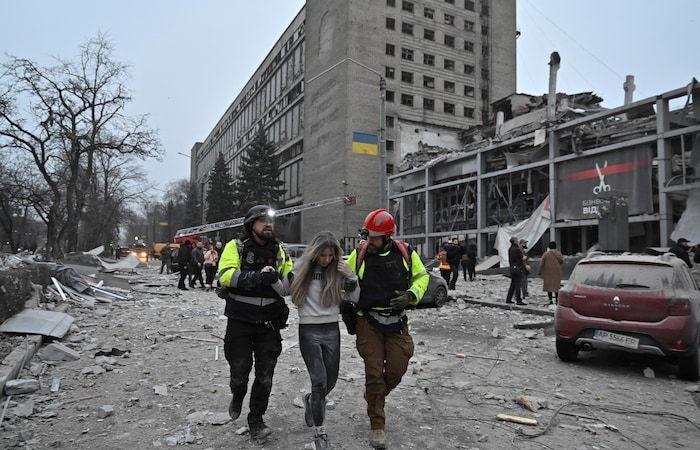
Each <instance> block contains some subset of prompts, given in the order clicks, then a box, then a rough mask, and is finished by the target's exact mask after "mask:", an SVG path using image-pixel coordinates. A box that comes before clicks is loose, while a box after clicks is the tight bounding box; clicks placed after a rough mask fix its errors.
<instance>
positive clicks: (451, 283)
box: [447, 263, 459, 289]
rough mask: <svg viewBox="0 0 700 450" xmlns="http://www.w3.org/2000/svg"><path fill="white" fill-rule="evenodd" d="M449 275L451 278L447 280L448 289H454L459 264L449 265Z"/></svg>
mask: <svg viewBox="0 0 700 450" xmlns="http://www.w3.org/2000/svg"><path fill="white" fill-rule="evenodd" d="M450 273H451V274H452V277H451V278H450V280H449V283H447V284H449V286H450V289H454V288H455V286H457V279H458V278H459V263H452V264H450Z"/></svg>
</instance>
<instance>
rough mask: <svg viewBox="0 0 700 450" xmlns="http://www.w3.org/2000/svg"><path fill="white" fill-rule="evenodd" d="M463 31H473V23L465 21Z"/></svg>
mask: <svg viewBox="0 0 700 450" xmlns="http://www.w3.org/2000/svg"><path fill="white" fill-rule="evenodd" d="M464 31H474V22H472V21H471V20H465V21H464Z"/></svg>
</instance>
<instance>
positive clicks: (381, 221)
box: [363, 209, 396, 236]
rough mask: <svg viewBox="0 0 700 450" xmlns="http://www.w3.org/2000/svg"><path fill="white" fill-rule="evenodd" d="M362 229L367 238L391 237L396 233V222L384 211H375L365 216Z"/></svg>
mask: <svg viewBox="0 0 700 450" xmlns="http://www.w3.org/2000/svg"><path fill="white" fill-rule="evenodd" d="M363 228H364V229H366V230H367V231H368V233H369V236H391V235H392V234H394V233H396V222H394V216H392V215H391V213H389V211H387V210H386V209H375V210H374V211H372V212H371V213H369V214H368V215H367V218H366V219H365V223H364V225H363Z"/></svg>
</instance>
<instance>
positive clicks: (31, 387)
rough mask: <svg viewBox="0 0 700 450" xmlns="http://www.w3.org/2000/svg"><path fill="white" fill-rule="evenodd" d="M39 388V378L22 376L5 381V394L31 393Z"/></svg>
mask: <svg viewBox="0 0 700 450" xmlns="http://www.w3.org/2000/svg"><path fill="white" fill-rule="evenodd" d="M38 390H39V380H35V379H34V378H21V379H19V380H9V381H8V382H7V383H5V395H19V394H31V393H32V392H36V391H38Z"/></svg>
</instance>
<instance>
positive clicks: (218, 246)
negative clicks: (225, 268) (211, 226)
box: [214, 241, 224, 272]
mask: <svg viewBox="0 0 700 450" xmlns="http://www.w3.org/2000/svg"><path fill="white" fill-rule="evenodd" d="M214 248H215V249H216V253H218V254H219V259H217V260H216V271H217V272H218V271H219V261H221V258H220V257H221V252H223V251H224V246H223V244H222V243H221V241H216V245H214Z"/></svg>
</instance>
